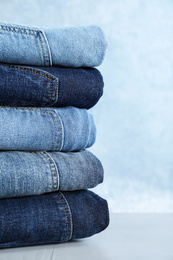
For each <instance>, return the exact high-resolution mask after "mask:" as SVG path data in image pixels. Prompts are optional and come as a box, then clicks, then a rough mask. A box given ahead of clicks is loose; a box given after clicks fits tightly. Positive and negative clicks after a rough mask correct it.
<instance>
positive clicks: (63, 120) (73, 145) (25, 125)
mask: <svg viewBox="0 0 173 260" xmlns="http://www.w3.org/2000/svg"><path fill="white" fill-rule="evenodd" d="M95 138H96V127H95V123H94V119H93V116H92V115H91V114H90V113H88V112H87V110H86V109H80V108H75V107H63V108H22V107H20V108H19V107H16V108H15V107H0V150H25V151H65V152H67V151H77V150H83V149H85V148H87V147H90V146H91V145H92V144H93V143H94V142H95Z"/></svg>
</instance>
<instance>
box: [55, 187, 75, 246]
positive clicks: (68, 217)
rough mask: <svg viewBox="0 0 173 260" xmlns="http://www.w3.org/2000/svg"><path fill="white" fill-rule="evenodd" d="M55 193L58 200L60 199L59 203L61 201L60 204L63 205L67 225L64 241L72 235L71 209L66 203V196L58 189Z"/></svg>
mask: <svg viewBox="0 0 173 260" xmlns="http://www.w3.org/2000/svg"><path fill="white" fill-rule="evenodd" d="M57 195H58V197H59V199H60V201H61V203H62V205H63V207H64V212H65V216H66V227H67V232H66V237H65V239H64V241H68V240H70V239H71V237H72V216H71V210H70V207H69V204H68V202H67V200H66V198H65V197H64V195H63V194H62V193H61V192H60V191H59V192H58V193H57ZM63 201H64V202H63ZM64 203H65V204H64ZM69 220H70V221H69ZM69 229H70V230H69ZM68 233H69V234H68Z"/></svg>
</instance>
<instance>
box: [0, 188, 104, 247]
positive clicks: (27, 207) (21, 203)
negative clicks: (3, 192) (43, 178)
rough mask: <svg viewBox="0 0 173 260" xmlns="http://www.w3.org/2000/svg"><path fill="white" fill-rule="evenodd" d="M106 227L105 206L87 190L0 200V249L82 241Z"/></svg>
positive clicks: (102, 201) (100, 199)
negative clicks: (81, 239) (73, 240)
mask: <svg viewBox="0 0 173 260" xmlns="http://www.w3.org/2000/svg"><path fill="white" fill-rule="evenodd" d="M108 224H109V212H108V205H107V202H106V201H105V200H104V199H102V198H100V197H99V196H98V195H96V194H94V193H93V192H91V191H88V190H81V191H72V192H70V191H67V192H60V191H59V192H53V193H47V194H44V195H39V196H26V197H20V198H10V199H0V230H1V232H0V248H6V247H19V246H28V245H39V244H48V243H58V242H65V241H68V240H70V239H79V238H85V237H89V236H92V235H94V234H96V233H99V232H101V231H102V230H104V229H105V228H106V227H107V226H108Z"/></svg>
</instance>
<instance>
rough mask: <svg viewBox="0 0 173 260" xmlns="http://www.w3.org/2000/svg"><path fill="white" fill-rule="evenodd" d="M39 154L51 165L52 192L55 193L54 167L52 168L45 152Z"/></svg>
mask: <svg viewBox="0 0 173 260" xmlns="http://www.w3.org/2000/svg"><path fill="white" fill-rule="evenodd" d="M38 154H40V155H42V156H43V158H45V159H46V161H47V162H48V164H49V167H50V171H51V176H52V191H54V189H53V187H54V179H53V173H52V167H51V164H50V162H49V160H48V158H47V157H46V156H45V155H44V152H40V153H38Z"/></svg>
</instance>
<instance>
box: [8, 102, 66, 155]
mask: <svg viewBox="0 0 173 260" xmlns="http://www.w3.org/2000/svg"><path fill="white" fill-rule="evenodd" d="M6 108H8V107H6ZM10 109H14V110H15V109H16V110H26V111H35V112H38V113H43V114H48V115H51V117H52V119H53V122H54V127H55V138H54V139H55V140H54V143H53V146H52V151H53V149H54V147H55V143H56V138H57V128H56V124H55V119H54V116H53V113H52V112H54V113H56V112H55V111H50V110H47V109H44V110H45V111H41V110H39V109H35V108H25V107H20V108H19V107H10ZM59 121H60V120H59ZM60 126H61V121H60ZM61 143H62V127H61Z"/></svg>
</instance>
